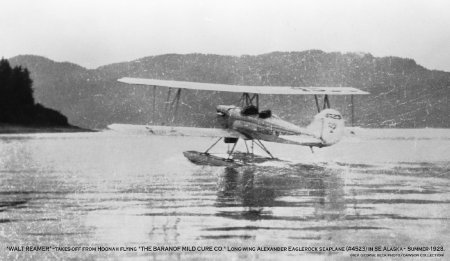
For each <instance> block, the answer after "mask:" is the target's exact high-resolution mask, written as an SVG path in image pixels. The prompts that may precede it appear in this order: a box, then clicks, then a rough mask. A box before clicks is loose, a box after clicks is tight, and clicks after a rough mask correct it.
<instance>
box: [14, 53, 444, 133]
mask: <svg viewBox="0 0 450 261" xmlns="http://www.w3.org/2000/svg"><path fill="white" fill-rule="evenodd" d="M10 62H11V63H12V64H14V65H22V66H25V67H27V68H29V70H30V71H31V72H32V74H31V76H32V79H33V80H34V86H35V97H36V100H37V101H38V102H41V103H43V104H44V105H49V106H52V107H53V108H56V109H58V110H60V111H62V112H63V113H64V114H65V115H67V116H68V117H69V120H70V121H71V122H72V123H75V124H77V125H80V126H84V127H90V128H102V127H105V126H106V125H107V124H110V123H114V122H119V123H135V124H145V123H150V122H153V123H155V124H159V123H161V122H162V121H164V119H165V117H164V115H163V112H164V107H163V106H164V104H163V103H164V101H165V100H166V95H167V94H166V91H164V92H163V90H158V93H157V94H158V95H157V104H158V106H157V107H156V112H153V111H152V109H153V106H152V89H151V88H145V87H143V86H129V85H125V84H121V83H118V82H117V81H116V80H117V79H118V78H121V77H125V76H131V77H148V78H157V79H170V80H185V81H198V82H212V83H225V84H245V85H280V86H352V87H356V88H360V89H362V90H365V91H369V92H370V93H371V95H369V96H364V97H362V96H359V97H355V101H356V102H355V103H356V104H355V105H356V107H355V116H356V117H355V120H356V125H359V126H363V127H408V128H414V127H450V121H449V120H448V119H447V114H448V111H450V105H449V100H448V96H449V95H448V94H449V91H450V89H449V88H450V87H449V86H450V73H448V72H442V71H432V70H428V69H426V68H424V67H422V66H420V65H418V64H416V62H415V61H414V60H411V59H405V58H398V57H381V58H378V57H374V56H372V55H370V54H356V53H346V54H342V53H325V52H322V51H318V50H311V51H304V52H274V53H269V54H263V55H256V56H246V55H245V56H239V57H237V56H222V55H205V54H186V55H179V54H166V55H159V56H150V57H145V58H141V59H138V60H135V61H131V62H123V63H117V64H111V65H106V66H102V67H99V68H97V69H94V70H88V69H85V68H83V67H80V66H78V65H75V64H71V63H59V62H54V61H51V60H49V59H46V58H43V57H39V56H28V55H24V56H17V57H14V58H11V59H10ZM239 98H240V95H239V94H230V93H213V92H195V91H190V92H188V91H186V92H184V93H183V95H182V103H181V107H180V110H179V111H180V114H179V115H178V117H177V119H176V120H175V121H176V122H175V124H176V125H190V126H210V125H211V124H212V119H213V117H214V107H215V105H217V104H230V103H236V102H237V101H238V100H239ZM331 101H332V107H335V108H337V109H338V110H340V111H341V112H342V113H343V114H344V117H346V118H347V119H348V118H349V115H350V109H349V107H348V105H349V103H350V97H332V100H331ZM261 102H262V104H263V106H262V108H263V109H264V108H272V110H273V111H274V112H275V113H276V114H278V115H279V116H281V117H282V118H285V119H287V120H291V121H293V122H295V123H299V124H300V123H301V124H305V123H307V122H309V121H310V119H311V117H312V116H313V115H314V113H315V104H314V100H313V98H312V97H308V96H295V97H287V96H279V95H271V96H266V95H263V96H262V97H261Z"/></svg>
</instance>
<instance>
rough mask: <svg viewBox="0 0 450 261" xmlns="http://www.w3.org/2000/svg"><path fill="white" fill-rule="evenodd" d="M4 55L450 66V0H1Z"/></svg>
mask: <svg viewBox="0 0 450 261" xmlns="http://www.w3.org/2000/svg"><path fill="white" fill-rule="evenodd" d="M0 7H1V8H0V10H1V15H0V56H3V57H5V58H10V57H13V56H16V55H19V54H35V55H42V56H45V57H47V58H50V59H53V60H56V61H69V62H73V63H76V64H79V65H81V66H84V67H87V68H96V67H98V66H101V65H106V64H110V63H116V62H123V61H130V60H134V59H138V58H141V57H145V56H152V55H160V54H166V53H181V54H185V53H210V54H222V55H244V54H248V55H257V54H263V53H269V52H273V51H304V50H309V49H319V50H323V51H326V52H342V53H345V52H363V53H371V54H372V55H374V56H377V57H381V56H399V57H407V58H412V59H414V60H416V62H417V63H418V64H420V65H422V66H425V67H426V68H429V69H438V70H444V71H450V1H448V0H364V1H362V0H305V1H302V0H295V1H294V0H292V1H289V0H271V1H269V0H254V1H253V0H203V1H200V0H154V1H153V0H14V1H12V0H0Z"/></svg>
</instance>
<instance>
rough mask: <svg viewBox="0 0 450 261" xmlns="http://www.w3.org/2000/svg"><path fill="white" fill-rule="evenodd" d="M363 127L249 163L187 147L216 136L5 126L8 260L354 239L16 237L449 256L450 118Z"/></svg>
mask: <svg viewBox="0 0 450 261" xmlns="http://www.w3.org/2000/svg"><path fill="white" fill-rule="evenodd" d="M357 134H358V137H349V138H347V139H345V140H344V141H343V142H341V143H339V144H338V145H336V146H334V147H331V148H326V149H321V150H317V151H316V152H315V153H314V154H311V152H310V150H309V148H302V147H297V146H291V145H279V144H270V143H266V145H268V147H269V149H270V150H271V151H272V152H273V153H274V154H275V155H276V156H278V157H279V158H280V159H282V160H283V161H277V162H270V163H265V164H262V165H258V166H251V167H242V168H237V169H230V168H223V167H201V166H196V165H193V164H192V163H190V162H188V161H187V160H186V159H185V158H184V157H183V155H182V152H183V151H185V150H204V149H206V148H207V147H208V146H209V145H210V144H211V142H212V141H213V140H211V139H206V138H184V137H179V138H177V137H154V136H138V135H134V136H133V135H123V134H118V133H113V132H103V133H81V134H29V135H0V244H1V245H0V247H1V249H0V259H3V258H5V257H9V258H10V259H14V258H17V259H21V260H23V259H59V258H61V257H65V258H77V257H82V258H86V259H98V258H111V257H113V258H121V259H123V258H130V259H141V258H142V259H148V258H149V257H150V259H152V260H163V259H175V260H176V259H198V258H203V259H210V258H215V259H223V260H230V259H254V260H256V259H273V258H280V257H282V258H283V259H289V258H292V259H296V258H298V257H299V256H300V257H304V258H306V257H313V258H315V259H319V260H321V259H330V258H332V259H347V258H349V253H348V252H337V253H332V252H330V253H328V252H322V253H321V254H317V253H312V252H281V253H280V252H262V251H225V250H224V251H221V252H214V251H205V252H187V251H183V252H181V251H178V252H145V251H139V249H138V251H137V252H124V251H120V252H114V251H108V252H98V251H84V252H81V251H67V252H57V251H50V252H12V251H7V249H6V247H7V246H26V245H30V246H38V245H39V246H62V247H64V246H69V247H73V246H89V247H98V246H103V247H107V246H118V247H121V246H123V247H139V246H221V247H225V248H231V247H243V246H250V247H252V246H254V247H258V246H325V247H326V246H353V245H365V246H377V245H382V246H411V245H414V246H423V245H425V246H427V245H444V246H445V247H446V257H447V258H448V257H449V256H450V252H448V250H449V247H450V246H449V245H448V244H447V242H450V222H449V219H450V131H449V130H419V131H413V130H409V131H408V130H384V131H383V130H358V131H357ZM221 146H222V147H221V148H217V149H216V151H222V152H223V151H224V150H225V149H226V146H225V145H221ZM241 149H242V147H241ZM377 260H379V258H378V259H377ZM430 260H431V259H430Z"/></svg>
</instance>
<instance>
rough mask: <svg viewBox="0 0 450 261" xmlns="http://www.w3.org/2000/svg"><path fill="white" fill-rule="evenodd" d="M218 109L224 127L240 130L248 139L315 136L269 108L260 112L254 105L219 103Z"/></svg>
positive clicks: (270, 139) (274, 139)
mask: <svg viewBox="0 0 450 261" xmlns="http://www.w3.org/2000/svg"><path fill="white" fill-rule="evenodd" d="M216 109H217V115H218V119H219V122H220V124H221V125H222V127H223V128H227V129H232V130H235V131H238V132H239V133H241V134H242V135H244V136H245V137H247V138H248V139H261V140H265V141H273V142H280V137H279V136H280V135H307V136H312V137H313V136H314V135H313V134H311V133H309V132H308V131H307V130H306V129H304V128H301V127H299V126H297V125H295V124H292V123H290V122H287V121H285V120H282V119H280V118H279V117H278V116H276V115H273V114H272V112H271V111H269V110H267V111H261V112H258V110H257V109H256V108H254V107H253V108H252V107H246V108H241V107H237V106H233V105H219V106H217V108H216Z"/></svg>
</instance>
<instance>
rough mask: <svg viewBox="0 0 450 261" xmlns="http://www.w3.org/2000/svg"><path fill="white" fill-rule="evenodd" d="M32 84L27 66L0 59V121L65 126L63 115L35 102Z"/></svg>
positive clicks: (65, 119) (65, 121) (65, 120)
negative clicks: (15, 64) (11, 63)
mask: <svg viewBox="0 0 450 261" xmlns="http://www.w3.org/2000/svg"><path fill="white" fill-rule="evenodd" d="M32 85H33V81H32V80H31V77H30V72H29V71H28V69H27V68H22V67H21V66H15V67H11V65H10V64H9V62H8V60H6V59H3V58H2V59H1V60H0V123H9V124H21V125H45V126H52V125H56V126H67V125H68V122H67V118H66V117H65V116H63V115H62V114H61V113H59V112H57V111H55V110H52V109H48V108H45V107H44V106H42V105H41V104H39V103H36V102H35V100H34V97H33V88H32Z"/></svg>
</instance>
